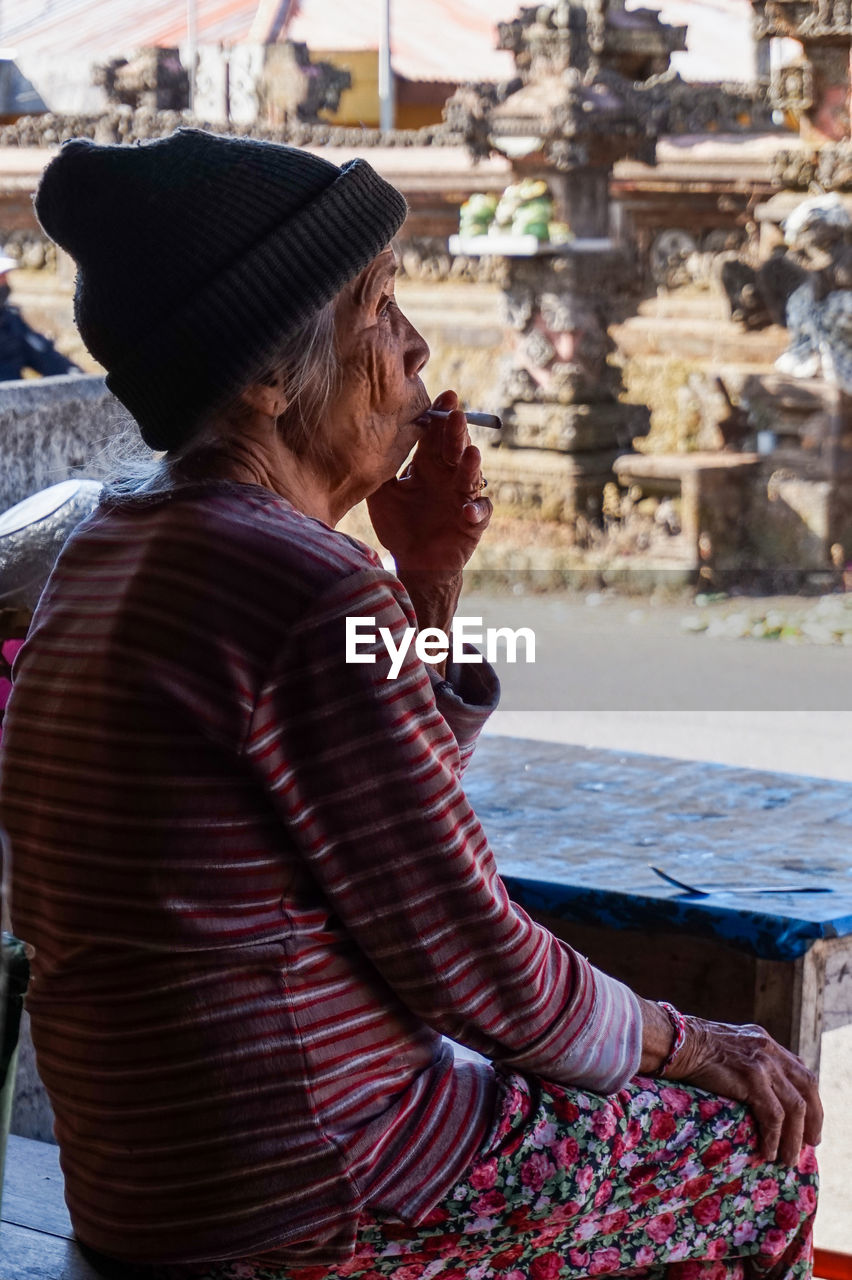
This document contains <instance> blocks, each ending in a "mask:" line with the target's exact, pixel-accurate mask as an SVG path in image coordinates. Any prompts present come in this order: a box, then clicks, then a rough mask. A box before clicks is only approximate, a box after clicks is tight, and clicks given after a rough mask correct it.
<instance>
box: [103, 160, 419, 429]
mask: <svg viewBox="0 0 852 1280" xmlns="http://www.w3.org/2000/svg"><path fill="white" fill-rule="evenodd" d="M406 213H407V206H406V203H405V199H404V198H403V196H402V195H401V194H400V192H398V191H397V190H396V188H395V187H393V186H391V185H390V183H388V182H386V181H385V180H384V178H382V177H380V176H379V174H378V173H376V171H375V170H374V169H373V168H372V167H371V166H370V165H369V164H368V163H367V162H366V161H365V160H360V159H358V160H353V161H351V162H350V163H349V164H348V165H345V166H344V167H343V168H342V169H341V172H340V176H339V177H338V178H336V179H335V180H334V182H333V183H332V184H331V185H330V186H329V187H327V188H326V190H325V191H323V192H322V193H321V194H320V195H319V196H318V197H317V198H316V199H315V200H313V201H312V202H311V203H310V204H308V205H306V206H304V207H303V208H302V209H300V210H299V212H298V213H297V214H296V215H293V214H290V215H289V216H288V217H287V219H286V221H284V222H283V223H282V225H281V226H280V227H277V228H276V229H275V230H274V231H272V233H271V234H269V235H268V236H266V238H265V239H264V240H262V241H260V242H259V243H257V244H256V245H255V246H254V247H253V248H252V249H251V251H250V252H248V253H244V254H243V255H242V256H241V257H240V258H239V259H238V260H237V261H235V262H233V263H232V264H231V265H230V266H229V267H228V268H227V269H225V270H223V271H220V272H219V274H218V275H217V276H216V277H215V278H214V279H213V280H211V281H210V283H209V285H207V286H206V287H205V288H204V289H202V290H201V291H199V292H198V293H196V294H195V295H194V296H193V298H192V299H191V301H190V302H189V303H187V304H186V305H184V306H183V307H182V308H180V309H179V310H178V311H176V312H174V313H172V314H171V315H170V316H167V317H166V318H164V320H163V322H162V323H161V324H158V326H157V328H156V330H155V331H154V332H152V333H149V334H148V335H147V336H146V337H145V338H143V339H142V340H141V341H140V342H139V343H138V344H137V346H136V347H135V349H134V351H133V353H132V355H131V356H130V357H129V358H127V359H125V360H124V361H123V362H122V363H121V364H120V365H118V366H116V367H115V368H113V369H112V370H111V371H110V373H109V375H108V376H107V380H106V381H107V386H108V387H109V388H110V390H111V391H112V392H113V394H114V395H115V396H117V397H118V399H119V400H121V402H122V403H123V404H124V405H126V406H127V408H128V409H129V410H130V412H131V413H132V414H133V416H134V418H135V419H136V421H137V422H138V424H139V427H140V430H141V432H142V436H143V438H144V440H145V441H146V443H147V444H149V445H150V446H151V448H153V449H169V448H172V447H174V445H175V442H176V441H183V440H184V439H186V438H187V437H188V436H189V435H190V434H191V433H192V430H193V428H194V427H195V426H196V425H197V423H198V421H199V419H200V418H201V417H204V416H207V415H208V414H209V413H210V412H211V410H212V409H215V407H217V406H219V405H222V404H224V403H226V402H227V400H228V399H230V397H231V396H233V395H236V394H237V393H238V392H239V390H240V389H241V387H242V386H244V385H245V381H246V379H247V378H248V377H250V376H251V375H252V374H253V373H255V372H256V371H257V369H258V367H259V365H260V364H261V362H262V361H263V360H264V359H267V358H269V359H273V358H274V356H275V354H276V353H277V352H279V351H280V350H281V349H282V347H283V345H284V343H285V341H286V338H287V335H288V334H290V333H293V332H295V330H296V329H298V328H299V326H300V325H302V324H303V323H304V322H305V321H306V320H307V319H308V318H309V317H310V316H311V315H313V314H315V313H316V312H318V311H319V310H321V309H322V307H324V306H325V304H326V303H327V302H330V301H331V299H332V298H333V297H334V296H335V294H337V293H338V292H339V291H340V290H341V289H342V288H343V286H344V285H345V284H346V283H347V282H348V281H349V280H351V279H353V278H354V277H355V276H356V275H357V274H358V272H359V271H361V270H362V269H363V268H364V267H365V266H366V265H367V264H368V263H369V262H371V261H372V259H373V258H374V257H375V256H376V254H378V253H380V252H381V250H382V249H384V248H385V247H386V246H387V245H388V244H389V242H390V241H391V240H392V239H393V237H394V235H395V234H396V232H397V231H398V230H399V228H400V226H401V225H402V223H403V221H404V220H405V216H406ZM152 287H154V288H155V287H156V281H152ZM129 305H131V306H132V299H131V300H130V301H129ZM199 387H204V388H205V396H204V403H203V405H201V406H200V405H199V403H198V388H199Z"/></svg>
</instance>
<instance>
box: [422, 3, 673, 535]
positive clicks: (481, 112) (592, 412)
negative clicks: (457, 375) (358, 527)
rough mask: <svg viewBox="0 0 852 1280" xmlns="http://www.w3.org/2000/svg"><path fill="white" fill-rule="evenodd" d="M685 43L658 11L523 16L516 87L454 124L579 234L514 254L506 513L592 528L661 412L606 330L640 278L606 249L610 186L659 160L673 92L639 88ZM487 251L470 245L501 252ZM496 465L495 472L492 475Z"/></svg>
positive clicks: (472, 102) (458, 101)
mask: <svg viewBox="0 0 852 1280" xmlns="http://www.w3.org/2000/svg"><path fill="white" fill-rule="evenodd" d="M615 12H617V18H615V20H613V19H612V15H613V14H614V13H615ZM684 41H685V31H684V29H683V28H673V27H667V26H665V25H664V24H662V23H661V22H660V20H659V16H658V15H657V14H656V13H654V12H652V11H651V10H635V11H632V12H627V11H626V10H625V9H624V8H623V6H622V5H621V4H617V3H615V2H613V3H612V4H610V3H609V2H608V0H586V3H585V4H580V3H576V2H574V0H558V2H557V3H555V4H551V5H541V6H538V7H536V8H524V9H522V10H521V13H520V15H519V16H518V17H517V18H515V19H514V20H513V21H511V22H506V23H501V24H500V25H499V44H500V47H501V48H504V49H509V50H511V52H512V53H513V55H514V58H515V64H516V68H517V71H518V79H517V81H515V82H512V86H511V87H506V86H504V87H502V88H500V89H496V90H486V89H484V88H482V89H479V88H478V87H476V86H467V87H465V88H464V89H462V90H460V91H459V92H458V93H457V94H456V95H455V96H454V97H453V98H452V99H451V100H450V103H449V104H448V108H447V113H446V118H447V120H448V122H450V124H451V126H452V128H453V129H454V130H456V131H458V132H460V133H461V134H462V135H463V137H464V140H465V142H466V143H467V145H468V147H469V148H470V150H471V151H472V152H473V153H474V154H475V155H479V156H481V155H484V154H488V153H490V152H493V151H497V152H502V154H504V155H506V156H508V157H509V159H510V160H511V161H512V167H513V174H514V176H515V179H516V180H517V181H523V179H525V178H529V179H531V180H537V179H538V180H541V179H543V180H544V181H545V182H546V183H547V187H548V189H549V192H550V193H551V195H552V197H553V199H554V203H555V215H556V220H557V221H559V222H563V223H566V224H567V226H568V228H570V231H571V232H572V233H573V235H574V237H575V238H574V239H573V240H568V241H567V242H565V243H561V244H558V245H550V244H544V245H542V246H540V248H539V250H538V252H537V253H536V254H534V255H532V256H525V254H524V253H523V252H521V251H520V250H519V251H518V253H512V252H511V249H510V250H509V251H508V252H505V251H503V252H504V260H505V263H506V280H505V283H504V285H503V288H504V302H503V312H504V316H505V319H506V322H507V325H508V328H509V341H510V347H511V357H510V359H509V360H508V361H507V362H505V364H504V368H503V375H502V383H501V389H500V390H501V394H500V402H501V405H502V408H503V419H504V428H503V433H502V438H501V445H502V446H504V447H505V446H508V447H510V448H511V449H512V451H513V453H512V466H513V468H515V469H516V470H518V471H519V472H520V473H521V475H522V476H523V479H522V480H519V479H517V478H515V479H514V480H513V483H512V485H511V486H509V485H503V486H501V487H500V489H499V490H495V496H496V498H497V501H498V503H500V504H503V503H507V502H510V501H511V502H512V503H513V504H519V505H521V506H531V507H533V508H536V509H540V510H541V511H542V512H544V510H545V507H546V509H547V511H548V512H549V513H550V515H551V517H552V518H556V519H563V520H567V519H571V520H576V519H579V518H581V517H582V518H583V519H587V518H588V517H589V516H593V515H594V514H595V513H596V512H598V513H599V512H600V507H601V501H602V493H603V488H604V486H605V485H606V483H607V481H608V480H609V479H611V466H612V460H613V458H614V457H615V456H617V453H618V451H619V450H623V449H627V448H629V447H630V444H631V441H632V439H633V438H634V436H636V435H642V434H645V433H646V432H647V430H648V426H649V420H648V413H647V410H645V409H644V408H643V407H641V406H631V405H625V404H622V403H621V402H620V401H619V398H618V397H619V394H620V392H621V390H622V385H621V380H620V373H619V371H618V369H617V368H616V367H615V366H612V365H610V364H609V363H608V361H607V357H608V355H609V353H610V351H611V350H612V349H613V343H612V340H611V339H610V337H609V334H608V331H607V326H608V324H609V321H610V319H611V317H612V315H613V313H614V311H615V309H616V307H617V306H618V305H620V299H621V298H622V297H623V295H624V293H625V289H626V283H627V280H628V279H629V276H630V268H629V263H628V261H627V258H626V255H625V254H624V253H623V252H622V251H621V250H620V249H619V248H617V247H616V246H615V245H614V244H613V242H612V241H611V240H610V239H609V236H608V232H609V176H610V173H611V170H612V166H613V164H614V163H615V161H616V160H617V159H621V158H625V157H632V158H635V159H642V160H645V161H648V162H653V160H654V153H655V146H656V130H657V122H658V118H659V116H660V115H661V114H662V111H663V105H662V104H663V99H664V97H665V92H664V90H663V89H661V88H657V90H656V93H655V95H653V96H652V95H646V94H644V93H643V86H642V85H640V84H637V83H635V82H636V80H637V79H638V80H641V79H644V78H646V77H648V76H651V75H659V74H660V73H662V72H664V71H665V70H666V68H667V66H668V60H669V55H670V53H671V52H672V51H673V50H674V49H676V48H683V47H684ZM480 241H482V242H483V243H481V244H480V243H479V242H480ZM487 241H488V236H481V237H477V238H476V240H472V241H469V242H468V241H466V240H465V241H463V242H462V247H463V248H466V247H467V245H468V243H469V244H470V245H471V246H472V248H471V249H469V250H468V252H478V253H481V254H483V255H487V254H488V253H489V252H490V250H489V247H488V243H487ZM617 299H619V302H617ZM557 460H558V461H557ZM498 465H499V463H498V460H495V459H492V458H491V457H489V458H487V459H486V470H488V471H489V474H491V472H492V471H494V473H495V474H496V470H495V468H497V467H498ZM544 470H546V471H547V474H548V476H549V477H550V479H549V480H548V481H547V484H546V486H545V487H544V488H542V482H541V475H542V473H543V471H544ZM560 486H561V491H560V494H559V497H558V501H557V500H556V498H557V495H556V493H555V490H556V488H557V487H560ZM516 491H517V492H516ZM510 492H511V494H514V497H511V498H510V496H509V495H510ZM545 495H546V497H545ZM557 512H558V514H556V513H557Z"/></svg>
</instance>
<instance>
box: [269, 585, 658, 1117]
mask: <svg viewBox="0 0 852 1280" xmlns="http://www.w3.org/2000/svg"><path fill="white" fill-rule="evenodd" d="M347 616H357V617H361V618H365V617H366V618H371V619H374V620H375V627H374V630H375V632H376V633H377V634H378V632H379V628H382V627H385V628H388V629H389V631H390V633H391V635H392V636H393V640H394V644H395V645H396V646H398V645H399V644H400V642H401V640H402V634H403V632H404V631H405V629H406V627H413V626H414V625H415V622H416V620H415V618H414V615H413V611H412V610H411V606H410V602H409V601H408V597H407V596H406V595H405V592H404V590H403V588H402V587H401V585H400V584H399V583H398V581H397V580H396V579H395V578H394V577H393V576H392V575H391V574H386V573H383V572H379V573H377V572H373V571H370V572H364V573H356V574H353V575H352V576H351V577H349V578H347V579H346V580H345V581H343V582H342V583H340V584H339V585H338V586H336V587H334V588H332V589H331V590H330V591H329V592H327V593H326V594H325V595H324V596H323V597H322V598H321V600H320V601H319V602H318V603H317V604H316V605H315V606H314V608H313V609H312V610H311V611H310V613H309V614H308V615H307V616H306V617H305V618H304V620H303V621H302V622H301V623H300V624H299V625H297V626H296V627H295V628H294V629H293V630H292V632H291V635H290V637H289V643H288V645H287V647H286V651H285V652H283V653H282V654H281V655H280V656H279V659H278V661H277V662H276V665H275V669H274V670H273V671H272V672H271V673H270V675H269V678H268V680H267V681H266V682H265V683H264V686H263V689H262V691H261V694H260V696H259V698H258V700H257V703H256V706H255V708H254V714H253V717H252V720H251V725H250V731H249V735H248V739H247V742H246V744H245V753H246V756H247V759H248V760H249V761H250V763H251V765H252V767H253V768H254V769H255V770H256V771H257V772H259V773H260V775H261V777H262V780H263V785H264V787H265V789H266V790H267V792H268V794H269V795H270V797H271V799H272V801H273V803H274V805H275V807H276V809H277V810H278V811H279V813H280V814H281V816H282V817H283V818H284V819H285V821H286V823H287V825H288V827H289V829H290V830H291V831H293V832H294V833H295V839H296V841H297V845H298V849H299V852H300V855H301V857H302V858H303V859H304V862H305V863H306V865H307V866H308V867H309V869H310V872H311V874H312V876H313V877H314V879H315V881H316V882H317V884H318V885H319V886H320V888H321V890H322V892H323V893H324V895H325V897H326V899H327V900H328V902H329V903H330V904H331V907H332V909H333V911H334V912H335V914H336V915H337V917H338V918H339V919H340V920H341V922H342V923H343V925H344V926H345V928H346V929H347V931H348V932H349V933H350V934H351V935H352V936H353V937H354V939H355V941H356V943H357V945H358V946H359V948H360V949H361V950H362V951H363V952H364V953H365V954H366V955H367V956H368V957H369V959H370V961H371V962H372V964H373V965H374V966H375V968H376V969H377V970H378V972H379V973H380V974H381V975H382V977H383V978H384V980H385V981H386V982H387V984H388V985H389V986H390V987H391V988H392V989H393V990H394V992H395V993H396V995H397V996H398V998H399V999H400V1000H401V1001H402V1002H403V1003H404V1004H405V1005H406V1006H407V1007H408V1008H409V1009H410V1010H411V1011H413V1012H414V1013H415V1014H416V1015H417V1016H418V1017H419V1018H421V1019H422V1020H423V1021H424V1022H426V1023H427V1024H429V1025H430V1026H432V1027H433V1028H435V1029H436V1030H438V1031H440V1032H442V1033H444V1034H446V1035H448V1036H450V1037H452V1038H453V1039H455V1040H458V1041H460V1042H461V1043H463V1044H467V1045H469V1046H470V1047H471V1048H473V1049H476V1050H478V1051H479V1052H480V1053H483V1054H485V1055H486V1056H487V1057H489V1058H491V1059H493V1060H495V1061H499V1062H502V1063H505V1064H507V1065H508V1064H511V1065H513V1066H519V1067H525V1068H527V1069H529V1070H532V1071H536V1072H538V1073H539V1074H541V1075H544V1076H546V1077H549V1078H551V1079H554V1080H557V1081H562V1082H564V1083H571V1084H577V1085H582V1086H584V1087H587V1088H593V1089H596V1090H599V1091H601V1092H612V1091H614V1090H615V1089H617V1088H619V1087H620V1086H621V1085H622V1084H623V1083H624V1082H625V1081H626V1080H627V1079H629V1077H630V1076H631V1075H632V1074H634V1072H635V1070H636V1069H637V1067H638V1062H639V1054H640V1041H641V1015H640V1012H639V1007H638V1002H637V1001H636V998H635V996H633V994H632V993H631V992H630V991H629V990H628V989H627V988H626V987H624V986H622V985H621V984H620V983H618V982H616V981H615V980H614V979H612V978H609V977H607V976H606V975H604V974H601V973H599V972H598V971H597V970H595V969H594V968H593V967H592V966H591V965H590V964H589V963H588V962H587V961H586V960H585V959H584V958H583V957H581V956H579V955H577V954H576V953H575V952H574V951H572V950H571V949H570V948H569V947H567V946H566V945H565V944H564V943H562V942H560V941H558V940H557V939H555V938H554V937H553V936H552V935H551V934H550V933H549V932H548V931H547V930H546V929H544V928H542V927H541V926H539V925H537V924H535V923H534V922H533V921H532V920H530V918H529V917H528V916H527V915H526V914H525V913H524V912H523V911H522V910H521V909H520V908H518V907H517V906H515V905H514V904H513V903H512V902H511V901H510V900H509V898H508V895H507V893H506V890H505V887H504V886H503V883H502V881H501V880H500V877H499V875H498V873H497V868H496V865H495V862H494V857H493V855H492V852H491V850H490V848H489V846H488V841H487V839H486V837H485V834H484V832H483V830H482V828H481V826H480V824H479V822H478V820H477V818H476V815H475V813H474V812H473V810H472V809H471V807H470V805H469V803H468V801H467V799H466V797H465V794H464V791H463V789H462V786H461V783H460V776H461V771H462V766H463V763H464V761H465V759H466V758H467V757H468V756H469V754H470V751H471V750H472V746H473V741H474V740H475V736H476V733H477V732H478V725H479V724H481V722H482V721H484V719H485V717H486V714H487V711H488V710H489V709H490V708H489V705H488V693H487V689H488V677H487V675H486V674H485V673H483V672H482V669H481V668H480V676H479V689H480V691H481V695H482V697H483V699H484V705H480V706H478V707H477V706H476V705H471V704H468V703H466V702H465V701H464V698H463V697H462V696H461V695H460V693H459V692H458V691H457V690H454V689H453V688H452V686H451V685H449V684H448V683H447V682H440V681H436V680H435V679H434V676H432V677H430V674H429V673H428V672H427V670H426V669H425V667H424V665H423V664H422V663H421V662H420V661H419V660H418V659H417V658H416V657H415V656H414V653H413V646H412V647H411V648H410V649H409V651H408V653H407V656H406V658H405V660H404V662H403V664H402V666H401V669H400V671H399V674H398V676H397V677H396V678H388V675H389V671H390V665H391V664H390V659H389V656H388V653H387V650H386V648H385V646H384V644H383V643H382V642H381V641H380V640H377V641H376V643H375V644H374V645H373V646H372V648H371V649H370V648H366V647H365V649H364V652H365V653H372V654H373V655H374V657H375V661H374V662H363V663H347V662H346V661H345V658H344V654H345V626H346V618H347ZM473 669H474V668H473V664H471V670H473ZM472 680H475V677H466V683H467V686H468V688H470V686H471V681H472ZM439 708H440V709H439ZM442 711H443V713H444V714H442ZM451 724H452V726H453V728H452V729H451V727H450V726H451ZM453 730H454V731H453Z"/></svg>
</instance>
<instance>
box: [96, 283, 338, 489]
mask: <svg viewBox="0 0 852 1280" xmlns="http://www.w3.org/2000/svg"><path fill="white" fill-rule="evenodd" d="M335 305H336V299H333V300H332V301H331V302H329V303H327V304H326V305H325V306H324V307H323V308H322V310H321V311H318V312H315V313H314V315H312V316H311V317H310V318H309V319H308V320H306V321H305V323H304V324H302V325H301V326H300V327H299V328H298V329H297V330H296V331H295V333H292V334H291V335H290V337H289V338H288V339H287V344H286V347H285V348H284V349H283V350H281V351H278V352H276V353H274V354H273V355H271V356H267V357H266V358H264V359H263V360H262V361H260V362H259V363H258V365H257V367H256V371H255V373H254V374H253V375H251V376H250V377H248V378H247V379H246V383H245V385H246V386H250V385H252V384H254V383H258V382H265V383H269V384H273V383H276V384H278V385H280V386H281V389H282V394H283V397H284V400H285V402H286V404H285V408H284V410H283V412H282V413H281V414H280V416H279V417H278V420H277V423H276V427H277V429H278V431H279V432H280V433H281V437H282V439H283V440H284V443H285V444H286V445H287V446H288V448H289V449H291V450H292V452H293V453H294V454H295V455H296V456H297V457H299V458H304V459H306V460H309V461H312V462H314V463H316V464H317V465H318V466H322V464H323V462H324V460H325V458H326V457H327V455H328V453H329V447H328V445H329V440H328V434H327V429H326V427H325V418H326V411H327V409H328V406H329V404H330V403H331V401H332V399H333V398H334V396H335V394H336V392H337V389H338V387H339V385H340V360H339V357H338V350H337V339H336V334H335V327H334V313H335ZM249 412H250V410H249V408H248V406H247V405H246V403H245V400H244V399H243V392H242V391H241V392H240V393H238V394H237V395H236V396H234V397H233V399H232V400H231V401H230V402H229V403H227V404H226V405H224V406H223V407H221V408H220V409H219V410H218V411H217V412H216V413H215V414H214V415H211V416H210V417H209V418H208V419H207V420H206V421H205V422H204V423H202V425H201V426H200V427H199V428H198V430H197V431H195V432H194V433H193V434H192V436H191V437H190V438H189V440H187V441H186V443H185V444H183V445H182V446H181V447H180V448H179V449H171V450H169V452H168V453H165V454H159V455H155V456H153V457H152V456H151V455H150V453H148V451H147V450H145V451H144V454H143V451H142V448H141V445H140V442H139V440H138V437H137V438H136V440H135V441H134V442H133V443H132V444H131V446H130V448H128V447H127V446H128V435H127V433H126V432H125V433H122V438H121V440H119V441H117V442H116V444H117V446H118V448H117V449H115V450H112V451H111V453H112V458H111V461H112V463H113V467H114V471H115V478H114V479H112V480H110V481H108V482H107V484H106V485H105V490H106V491H107V492H108V493H109V494H110V495H114V496H116V497H119V496H128V495H133V494H137V493H138V494H142V493H146V494H154V493H165V492H168V491H169V490H171V489H173V488H174V487H175V473H176V471H178V470H180V469H181V467H182V466H184V467H185V466H186V465H187V464H188V463H190V462H191V461H192V460H196V459H201V458H202V457H203V455H204V454H205V453H211V454H212V453H215V452H218V451H219V450H220V449H221V448H222V446H223V445H224V444H225V443H226V442H227V440H228V439H229V438H230V437H231V436H233V434H234V432H235V430H238V429H239V425H240V423H241V422H243V421H245V419H246V416H247V414H248V413H249Z"/></svg>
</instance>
